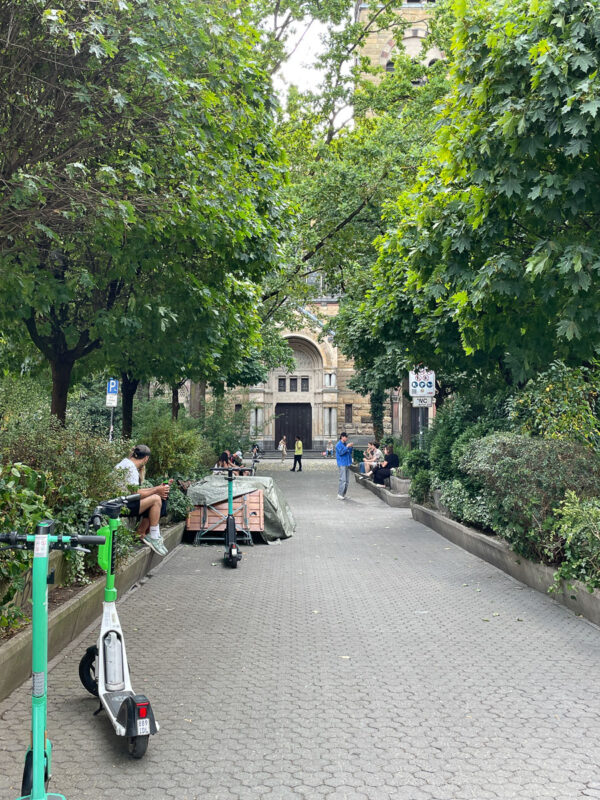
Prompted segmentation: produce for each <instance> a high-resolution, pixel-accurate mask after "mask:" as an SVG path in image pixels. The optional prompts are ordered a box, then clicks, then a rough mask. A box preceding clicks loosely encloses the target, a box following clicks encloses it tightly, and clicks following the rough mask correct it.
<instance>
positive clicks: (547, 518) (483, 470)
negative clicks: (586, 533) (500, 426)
mask: <svg viewBox="0 0 600 800" xmlns="http://www.w3.org/2000/svg"><path fill="white" fill-rule="evenodd" d="M460 468H461V469H462V470H463V471H464V472H465V473H466V474H467V475H469V476H471V478H472V479H473V480H474V482H475V483H476V484H478V485H480V486H481V488H482V489H483V490H484V492H485V497H486V499H487V501H489V512H490V518H491V523H492V525H491V527H492V528H493V530H494V531H496V532H497V533H499V534H500V535H502V536H504V537H505V538H506V539H507V540H508V541H509V542H511V544H512V546H513V548H514V549H515V550H516V551H517V552H518V553H520V554H521V555H524V556H526V557H528V558H535V559H542V560H543V561H546V562H548V563H556V562H557V561H560V559H561V550H562V540H561V538H560V537H558V536H557V535H556V533H555V532H554V513H555V510H556V509H557V508H558V506H559V505H560V503H561V502H562V501H563V500H564V498H565V495H566V493H567V492H568V491H569V490H572V491H577V493H578V494H579V495H580V496H581V497H592V496H594V495H597V494H598V493H599V492H600V459H598V458H597V457H596V456H593V455H592V456H591V455H590V452H589V450H587V449H586V448H585V447H583V446H581V445H578V444H576V443H574V442H567V441H560V440H550V439H536V438H530V437H527V436H520V435H518V434H510V433H501V434H493V435H491V436H487V437H485V438H484V439H478V440H475V441H473V442H471V443H470V446H469V447H468V448H467V449H466V450H465V453H464V455H463V456H462V459H461V461H460Z"/></svg>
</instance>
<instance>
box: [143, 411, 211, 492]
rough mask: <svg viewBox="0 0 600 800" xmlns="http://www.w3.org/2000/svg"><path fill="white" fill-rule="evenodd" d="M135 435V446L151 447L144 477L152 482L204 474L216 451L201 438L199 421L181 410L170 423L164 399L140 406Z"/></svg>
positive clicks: (169, 412) (169, 414)
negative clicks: (140, 444) (178, 476)
mask: <svg viewBox="0 0 600 800" xmlns="http://www.w3.org/2000/svg"><path fill="white" fill-rule="evenodd" d="M134 435H135V441H136V443H139V442H143V443H144V444H147V445H148V447H149V448H150V451H151V456H150V459H149V461H148V467H147V475H148V477H149V478H152V479H153V480H154V481H156V479H159V480H162V479H165V478H167V477H173V476H175V475H183V476H185V477H187V478H191V477H196V476H197V475H203V474H205V472H206V469H207V468H208V467H212V466H213V464H214V463H215V459H216V456H215V452H214V450H213V448H212V447H211V445H210V444H209V443H208V442H207V440H206V439H205V438H204V437H203V436H202V434H201V432H200V430H199V428H198V421H197V420H194V419H192V418H191V417H188V416H186V415H185V413H184V412H183V411H182V412H180V416H179V419H178V420H177V421H175V420H173V419H172V418H171V411H170V405H169V404H168V403H167V402H166V401H165V400H162V399H159V398H156V399H153V400H151V401H149V402H146V403H142V404H140V410H139V411H138V412H137V413H136V415H135V419H134Z"/></svg>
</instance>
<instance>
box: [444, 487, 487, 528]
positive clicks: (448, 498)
mask: <svg viewBox="0 0 600 800" xmlns="http://www.w3.org/2000/svg"><path fill="white" fill-rule="evenodd" d="M439 489H440V492H441V501H442V504H443V505H444V506H445V507H446V508H447V509H448V511H449V512H450V514H452V516H453V517H455V518H456V519H458V520H460V521H461V522H464V523H466V524H467V525H475V526H477V527H478V528H482V529H483V530H486V531H491V530H492V528H493V514H492V511H491V508H490V500H489V498H488V497H487V496H486V493H485V492H484V491H483V490H480V491H476V492H472V491H469V489H468V488H467V487H466V486H465V485H464V484H463V483H462V482H461V481H460V480H458V479H457V478H454V479H453V480H451V481H444V482H443V483H441V485H440V487H439Z"/></svg>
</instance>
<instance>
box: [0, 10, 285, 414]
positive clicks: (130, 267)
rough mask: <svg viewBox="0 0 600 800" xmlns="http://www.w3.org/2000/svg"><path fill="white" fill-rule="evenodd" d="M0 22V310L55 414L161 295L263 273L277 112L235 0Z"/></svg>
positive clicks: (20, 13) (278, 167)
mask: <svg viewBox="0 0 600 800" xmlns="http://www.w3.org/2000/svg"><path fill="white" fill-rule="evenodd" d="M0 28H1V29H2V30H3V31H6V32H7V34H6V39H5V40H4V41H3V42H2V45H1V48H0V67H1V69H0V95H1V97H2V103H1V104H0V132H1V134H2V139H3V149H2V154H1V155H0V178H1V181H0V211H1V213H0V274H1V276H2V281H1V283H0V285H1V287H2V288H1V289H0V291H1V292H2V313H3V314H4V315H5V316H6V317H8V318H14V317H18V318H20V319H21V320H22V322H23V324H24V325H25V327H26V329H27V331H28V332H29V335H30V336H31V339H32V341H33V342H34V343H35V345H36V346H37V347H38V348H39V349H40V350H41V351H42V353H43V354H44V355H45V357H46V358H47V359H48V361H49V362H50V364H51V366H52V369H53V377H54V391H53V411H54V413H56V414H58V416H59V417H62V418H64V410H65V404H66V391H67V389H68V385H69V380H70V375H71V370H72V367H73V364H74V363H75V362H76V361H77V360H79V359H81V358H83V357H85V356H86V355H88V354H89V353H91V352H93V351H94V350H96V349H100V348H101V347H102V345H103V342H104V341H105V339H106V338H107V337H110V335H112V334H114V332H115V330H118V329H119V328H120V327H122V326H124V325H125V326H127V325H128V324H129V322H131V317H135V316H136V315H139V314H141V315H144V314H145V309H146V311H147V308H146V307H147V306H148V305H150V306H152V307H154V306H155V305H162V304H161V302H160V300H159V297H160V294H161V292H162V289H163V287H165V286H166V285H169V286H170V287H174V286H175V285H177V284H178V283H181V284H182V285H186V284H187V283H188V282H189V280H190V278H191V279H193V280H195V281H196V283H197V285H202V284H203V283H204V282H205V280H206V277H207V276H210V279H211V282H212V283H213V284H218V283H219V280H222V281H224V282H227V281H228V280H236V279H238V278H239V279H253V280H259V279H260V277H261V275H262V274H264V272H265V271H266V270H268V269H269V268H271V267H272V265H273V263H274V262H275V259H276V254H277V247H278V240H279V238H280V236H281V225H280V220H279V217H280V216H281V208H280V207H279V205H278V201H279V195H278V189H279V185H280V182H281V180H282V174H283V163H282V159H281V152H280V149H279V147H278V146H277V144H276V142H275V140H274V137H273V123H274V108H275V103H274V99H273V96H272V88H271V85H270V80H269V78H268V76H267V75H266V74H265V73H264V72H263V70H262V69H261V68H260V67H259V65H258V64H257V59H256V58H255V53H254V48H255V46H256V44H257V42H258V38H259V34H258V32H257V31H256V30H255V28H254V27H253V26H252V24H251V20H250V18H249V14H248V11H247V9H246V5H245V4H244V3H242V2H238V0H225V2H223V3H220V4H214V3H210V2H205V1H203V0H198V2H195V3H187V2H183V0H166V1H163V0H161V2H158V0H146V2H144V3H137V2H125V0H120V1H119V2H118V3H114V2H112V0H99V2H97V3H94V4H92V5H90V4H82V3H79V2H77V1H76V0H66V2H63V3H62V7H61V8H60V9H58V10H51V9H46V10H44V9H43V7H42V6H40V4H39V3H38V2H35V0H25V2H7V3H4V4H2V6H1V7H0ZM173 294H175V293H174V292H173V293H172V294H171V297H173ZM178 299H179V300H180V301H181V302H183V303H184V304H186V303H187V302H188V301H189V298H186V297H185V295H184V292H183V291H180V292H179V293H178ZM247 302H248V303H249V304H250V305H252V304H254V302H255V300H254V298H253V299H252V300H248V301H247ZM168 310H169V312H170V313H177V311H181V308H178V309H176V308H170V309H168ZM131 324H132V325H134V322H131Z"/></svg>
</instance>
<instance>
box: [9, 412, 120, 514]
mask: <svg viewBox="0 0 600 800" xmlns="http://www.w3.org/2000/svg"><path fill="white" fill-rule="evenodd" d="M122 449H123V445H122V444H121V443H120V442H112V443H111V442H108V441H107V439H106V438H105V437H100V436H98V435H96V434H94V433H93V432H91V431H89V430H87V429H86V428H85V427H84V426H80V425H78V424H76V423H72V424H68V425H66V426H64V427H63V426H62V425H60V423H59V422H57V420H56V419H55V418H54V417H52V416H51V415H50V414H49V413H40V414H38V415H36V416H31V417H29V418H25V419H19V420H15V421H12V422H11V424H9V425H8V426H7V427H6V428H5V430H4V431H3V436H2V443H1V445H0V455H1V456H2V458H3V460H5V461H12V462H17V461H18V462H21V463H23V464H27V465H28V466H30V467H33V469H35V470H38V471H49V472H51V473H52V476H53V479H54V482H55V484H56V485H58V486H66V487H68V488H69V490H70V491H71V492H72V493H74V494H77V493H81V494H83V495H84V496H85V497H90V498H91V497H93V498H96V499H101V498H105V497H111V496H113V495H115V494H117V493H118V491H119V489H118V482H117V480H116V477H117V476H116V475H115V473H114V472H113V470H114V466H115V464H117V463H118V462H119V461H120V460H121V458H122Z"/></svg>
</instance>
